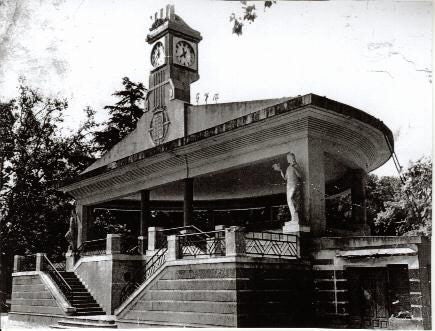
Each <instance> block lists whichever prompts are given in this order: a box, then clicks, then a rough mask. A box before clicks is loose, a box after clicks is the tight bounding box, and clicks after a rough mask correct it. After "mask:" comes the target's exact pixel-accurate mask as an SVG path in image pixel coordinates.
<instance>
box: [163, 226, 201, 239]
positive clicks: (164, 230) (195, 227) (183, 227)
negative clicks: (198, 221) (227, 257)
mask: <svg viewBox="0 0 435 331" xmlns="http://www.w3.org/2000/svg"><path fill="white" fill-rule="evenodd" d="M187 228H194V229H195V230H196V231H198V232H199V233H202V234H205V235H206V236H207V237H209V236H208V235H207V234H206V232H204V231H202V230H201V229H200V228H198V227H197V226H195V225H186V226H178V227H175V228H169V229H163V230H159V231H158V232H167V231H174V230H179V229H180V230H184V229H187Z"/></svg>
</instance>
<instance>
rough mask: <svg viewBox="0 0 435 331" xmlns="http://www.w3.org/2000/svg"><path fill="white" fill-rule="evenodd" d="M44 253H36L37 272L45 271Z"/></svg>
mask: <svg viewBox="0 0 435 331" xmlns="http://www.w3.org/2000/svg"><path fill="white" fill-rule="evenodd" d="M44 256H45V254H44V253H36V268H35V270H36V271H42V270H44V262H45V261H44Z"/></svg>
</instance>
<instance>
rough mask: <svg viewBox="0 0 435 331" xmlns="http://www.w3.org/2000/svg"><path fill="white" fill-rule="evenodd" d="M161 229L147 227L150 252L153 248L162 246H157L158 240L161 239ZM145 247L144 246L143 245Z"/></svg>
mask: <svg viewBox="0 0 435 331" xmlns="http://www.w3.org/2000/svg"><path fill="white" fill-rule="evenodd" d="M162 230H163V228H162V227H149V228H148V250H149V251H150V252H154V250H156V249H159V248H162V247H159V241H160V240H162V236H163V237H164V235H162V233H161V231H162ZM144 247H146V246H144Z"/></svg>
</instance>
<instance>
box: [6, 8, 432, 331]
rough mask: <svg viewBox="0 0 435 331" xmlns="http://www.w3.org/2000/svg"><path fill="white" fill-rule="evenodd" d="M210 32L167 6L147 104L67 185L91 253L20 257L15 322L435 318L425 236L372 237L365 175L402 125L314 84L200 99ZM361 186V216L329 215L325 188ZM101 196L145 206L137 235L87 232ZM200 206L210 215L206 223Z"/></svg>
mask: <svg viewBox="0 0 435 331" xmlns="http://www.w3.org/2000/svg"><path fill="white" fill-rule="evenodd" d="M201 39H202V37H201V35H200V33H199V32H198V31H196V30H194V29H192V28H191V27H189V26H188V25H187V24H186V23H185V22H184V21H183V19H182V18H180V17H179V16H178V15H176V14H175V13H174V9H173V7H171V6H168V7H167V8H165V10H161V11H160V13H157V14H156V17H155V19H154V23H153V26H152V27H151V30H150V33H149V35H148V36H147V42H148V43H149V44H150V45H151V49H152V50H151V54H150V61H151V64H152V66H153V69H152V70H151V72H150V74H149V90H148V92H147V95H146V102H145V103H146V104H145V112H144V115H143V117H142V118H141V119H140V120H139V121H138V124H137V128H136V129H135V130H134V131H133V132H131V133H130V134H129V135H128V136H127V137H125V138H124V139H123V140H122V141H120V142H119V143H118V144H117V145H115V146H114V147H113V148H112V149H111V150H110V151H108V152H107V153H105V154H104V155H103V156H102V157H101V158H100V159H99V160H97V161H96V162H95V163H93V164H92V165H90V166H89V167H88V168H87V169H86V170H85V171H84V172H83V173H82V174H81V175H80V176H79V177H78V178H73V179H72V180H71V181H70V182H68V183H66V184H64V185H63V186H62V188H61V190H62V191H64V192H67V193H69V194H70V195H71V196H72V197H74V198H75V200H76V212H77V222H78V224H77V225H78V226H77V243H76V247H78V248H79V251H78V252H75V251H69V252H68V253H67V261H66V264H65V265H63V266H61V267H59V266H57V265H54V264H52V263H51V262H50V261H48V259H47V258H46V256H45V255H44V254H38V255H37V256H36V260H35V261H36V262H35V263H36V264H35V266H34V268H33V269H32V267H31V268H30V269H29V268H28V267H27V268H26V267H25V266H28V265H29V263H27V262H26V261H28V259H27V257H16V259H15V262H16V263H15V271H16V272H15V273H14V283H13V284H14V285H13V293H14V294H13V301H12V310H11V319H12V320H14V319H15V320H17V321H28V322H32V323H37V324H38V323H39V324H46V325H50V324H54V323H58V324H59V325H63V326H68V325H69V326H71V325H76V324H80V323H82V324H84V325H88V326H89V325H94V324H95V323H97V324H98V325H99V326H108V327H115V326H120V327H143V326H206V327H214V326H218V327H219V326H229V327H235V326H239V327H240V326H254V327H258V326H280V327H283V326H284V327H300V326H308V327H344V328H346V327H347V328H350V327H357V328H359V327H362V328H391V327H394V326H395V325H400V326H403V325H405V326H408V327H411V326H412V327H417V328H421V329H423V328H425V329H428V328H430V297H429V290H428V286H429V285H428V279H429V277H430V276H429V275H430V256H429V254H430V248H429V243H428V241H427V239H426V238H424V237H419V236H414V237H376V236H371V235H370V228H369V227H368V226H367V224H366V205H365V200H366V194H365V186H366V178H367V174H368V173H369V172H371V171H373V170H375V169H377V168H378V167H380V166H381V165H382V164H384V163H385V162H386V161H387V160H388V159H389V158H390V156H391V153H392V151H393V150H394V141H393V135H392V133H391V131H390V129H389V128H388V127H387V126H386V125H385V124H384V123H383V122H381V121H380V120H379V119H377V118H375V117H373V116H371V115H369V114H367V113H366V112H364V111H361V110H359V109H356V108H353V107H351V106H349V105H345V104H342V103H340V102H338V101H334V100H331V99H328V98H326V97H324V96H319V95H315V94H307V95H300V96H294V97H286V98H279V99H268V100H251V101H245V102H232V103H213V104H206V105H192V104H191V95H190V94H191V93H190V85H191V84H192V83H193V82H195V81H197V80H198V79H199V68H198V53H199V48H198V44H199V43H200V41H201ZM290 152H291V153H293V154H294V155H295V158H296V161H297V163H298V165H299V167H300V169H301V173H302V177H301V185H302V186H301V194H302V199H301V203H300V208H301V209H300V218H299V222H294V220H293V221H292V220H291V219H290V218H289V216H287V218H288V219H282V217H281V218H278V217H277V214H278V213H277V211H278V210H280V208H282V206H285V205H286V203H287V202H286V182H285V181H284V180H283V178H282V177H281V176H280V175H279V173H277V172H276V171H274V170H273V169H272V168H273V165H274V164H280V165H281V167H282V168H285V166H286V165H287V160H286V155H287V154H288V153H290ZM349 190H350V192H351V197H352V221H351V222H349V224H345V225H343V226H341V227H340V228H337V227H336V226H335V225H334V224H329V223H328V219H326V217H325V199H327V197H330V196H334V195H337V194H341V193H342V192H345V191H349ZM101 208H106V209H117V210H129V211H131V210H134V211H137V212H139V213H140V218H139V219H138V221H137V227H136V228H137V235H138V239H137V241H136V240H134V242H125V240H123V238H122V237H121V236H119V235H116V234H108V235H107V238H103V240H98V239H99V238H90V235H89V229H90V227H91V226H92V223H93V215H94V210H95V209H101ZM159 210H164V211H172V212H174V215H175V214H177V215H181V214H182V217H177V218H176V219H175V221H173V222H171V223H170V226H169V224H166V223H162V224H159V223H158V222H156V221H155V218H153V217H152V214H153V212H154V211H159ZM198 210H201V211H203V212H205V213H207V215H208V220H209V221H208V222H207V224H201V222H194V221H193V220H194V217H193V215H194V213H195V211H198ZM222 211H240V216H239V217H238V218H236V219H229V218H226V217H225V215H226V214H225V213H222ZM255 213H256V214H255ZM169 214H170V213H169ZM254 214H255V215H256V216H255V217H250V215H251V216H252V215H254ZM222 215H224V216H222ZM254 218H255V220H254ZM168 228H170V229H168ZM95 239H97V240H95ZM101 245H102V246H101ZM134 246H137V251H136V250H135V248H133V250H132V249H131V248H132V247H134ZM30 264H31V263H30ZM63 268H65V269H63ZM61 269H63V270H61ZM77 291H78V292H80V293H84V292H86V296H87V299H86V300H87V301H86V300H85V298H84V297H85V294H82V297H83V298H82V299H81V301H80V300H78V299H77V293H76V292H77ZM25 292H27V293H29V292H31V293H34V295H28V294H25ZM23 293H24V294H23ZM35 293H36V294H35ZM37 293H45V294H44V298H41V297H38V294H37ZM41 295H42V294H41ZM79 297H80V295H79ZM91 299H92V300H91ZM37 300H39V302H38V304H35V302H36V301H37ZM41 300H42V301H44V300H45V301H44V303H45V304H46V306H44V305H42V304H41ZM50 300H51V301H50ZM41 307H42V308H43V309H42V308H41ZM405 315H406V318H404V317H403V316H405ZM96 316H97V317H98V316H100V317H98V318H97V317H96ZM101 316H106V318H105V319H104V318H101ZM401 316H402V317H403V318H401ZM86 323H88V324H86ZM92 323H94V324H92ZM400 323H402V324H400Z"/></svg>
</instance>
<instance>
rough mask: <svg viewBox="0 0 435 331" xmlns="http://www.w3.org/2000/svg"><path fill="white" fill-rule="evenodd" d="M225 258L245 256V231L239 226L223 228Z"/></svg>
mask: <svg viewBox="0 0 435 331" xmlns="http://www.w3.org/2000/svg"><path fill="white" fill-rule="evenodd" d="M225 249H226V254H225V255H226V256H240V255H245V254H246V240H245V229H244V228H243V227H240V226H230V227H229V228H225Z"/></svg>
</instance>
